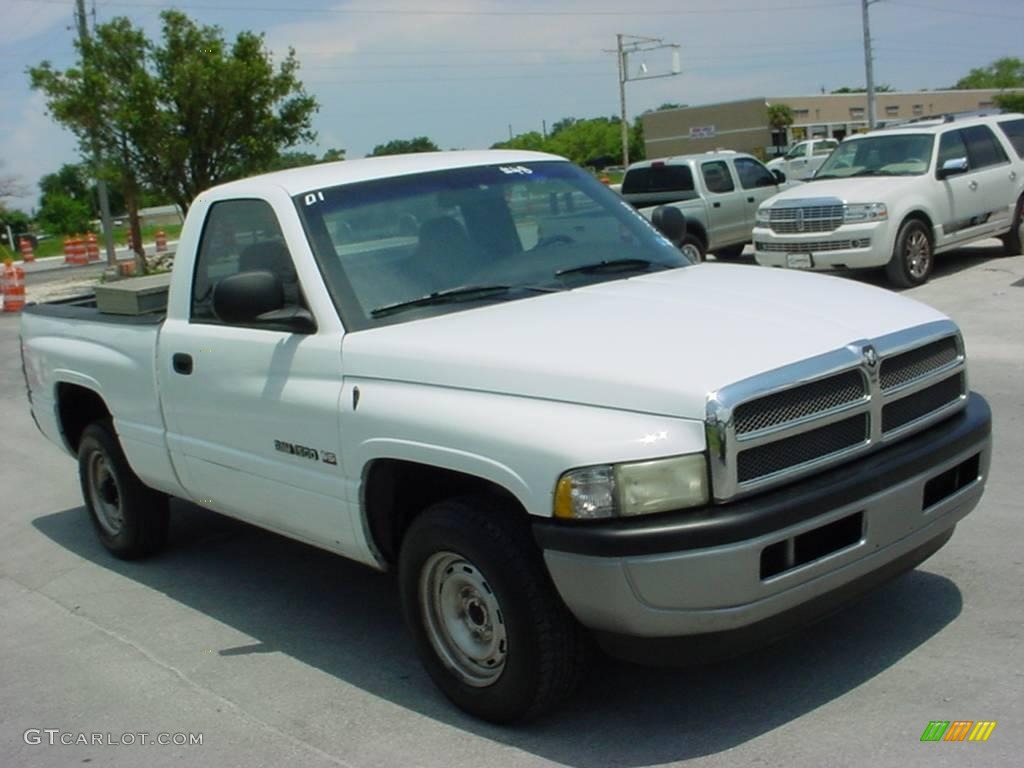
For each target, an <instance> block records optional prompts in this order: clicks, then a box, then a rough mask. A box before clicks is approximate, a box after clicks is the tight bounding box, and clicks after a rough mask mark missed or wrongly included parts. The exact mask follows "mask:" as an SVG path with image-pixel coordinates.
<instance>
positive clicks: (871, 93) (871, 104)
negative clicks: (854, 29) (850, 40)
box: [860, 0, 878, 131]
mask: <svg viewBox="0 0 1024 768" xmlns="http://www.w3.org/2000/svg"><path fill="white" fill-rule="evenodd" d="M877 2H878V0H860V6H861V13H862V14H863V16H864V73H865V75H866V76H867V86H868V130H869V131H873V130H875V71H874V62H873V61H872V53H871V21H870V19H869V18H868V6H869V5H871V4H872V3H877Z"/></svg>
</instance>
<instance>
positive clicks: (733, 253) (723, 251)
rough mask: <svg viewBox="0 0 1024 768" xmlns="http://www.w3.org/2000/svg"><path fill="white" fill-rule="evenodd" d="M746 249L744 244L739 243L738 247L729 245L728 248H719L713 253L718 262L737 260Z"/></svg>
mask: <svg viewBox="0 0 1024 768" xmlns="http://www.w3.org/2000/svg"><path fill="white" fill-rule="evenodd" d="M746 247H747V246H746V244H745V243H740V244H739V245H730V246H729V247H728V248H719V249H718V250H717V251H715V258H716V259H718V260H719V261H728V260H731V259H738V258H739V257H740V256H742V255H743V249H744V248H746Z"/></svg>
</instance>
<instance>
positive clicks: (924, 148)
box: [814, 133, 935, 179]
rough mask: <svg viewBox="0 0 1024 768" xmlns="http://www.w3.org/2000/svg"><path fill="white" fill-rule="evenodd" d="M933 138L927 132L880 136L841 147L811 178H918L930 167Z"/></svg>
mask: <svg viewBox="0 0 1024 768" xmlns="http://www.w3.org/2000/svg"><path fill="white" fill-rule="evenodd" d="M934 143H935V137H934V136H933V135H932V134H929V133H911V134H905V133H904V134H888V135H887V134H880V135H876V136H868V137H866V138H863V139H850V140H848V141H844V142H843V143H842V144H840V145H839V146H838V147H837V148H836V149H835V151H834V152H832V154H831V155H829V158H828V160H826V161H825V162H824V164H822V166H821V168H820V169H819V170H818V172H817V173H816V174H815V175H814V178H815V179H835V178H844V177H847V176H920V175H921V174H924V173H927V172H928V167H929V166H930V165H931V158H932V145H933V144H934Z"/></svg>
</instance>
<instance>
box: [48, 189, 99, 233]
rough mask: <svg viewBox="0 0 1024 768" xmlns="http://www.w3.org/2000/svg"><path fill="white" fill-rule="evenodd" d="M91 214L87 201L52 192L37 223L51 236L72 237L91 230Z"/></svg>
mask: <svg viewBox="0 0 1024 768" xmlns="http://www.w3.org/2000/svg"><path fill="white" fill-rule="evenodd" d="M91 213H92V212H91V211H90V209H89V204H88V203H87V202H86V201H85V200H77V199H75V198H73V197H70V196H69V195H66V194H64V193H63V192H51V193H50V194H48V195H46V201H45V204H44V205H43V207H42V208H40V209H39V214H38V215H37V216H36V221H37V222H38V223H39V225H40V226H41V227H42V228H43V230H44V231H46V232H49V233H50V234H51V235H72V234H76V233H82V232H85V231H86V230H88V229H89V226H90V224H89V222H90V220H91V219H92V216H91Z"/></svg>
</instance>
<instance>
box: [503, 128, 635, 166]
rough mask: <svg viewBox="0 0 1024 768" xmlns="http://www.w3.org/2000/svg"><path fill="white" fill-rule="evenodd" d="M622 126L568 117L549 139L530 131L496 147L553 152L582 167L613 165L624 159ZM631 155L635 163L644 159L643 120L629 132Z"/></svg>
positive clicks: (552, 129) (553, 131)
mask: <svg viewBox="0 0 1024 768" xmlns="http://www.w3.org/2000/svg"><path fill="white" fill-rule="evenodd" d="M620 126H621V123H620V122H619V118H617V117H594V118H590V119H580V118H575V117H566V118H562V119H561V120H559V121H557V122H556V123H554V125H552V126H551V133H550V135H549V136H548V137H547V139H545V138H544V137H543V136H541V135H540V134H539V133H538V132H537V131H530V132H528V133H521V134H519V135H518V136H514V137H513V138H511V139H509V140H508V141H501V142H498V143H497V144H494V145H493V146H492V148H493V149H524V150H535V151H538V152H550V153H552V154H555V155H561V156H562V157H566V158H568V159H569V160H572V161H573V162H574V163H579V164H580V165H598V166H603V165H613V164H615V163H616V162H620V160H621V157H622V131H621V127H620ZM629 156H630V159H631V160H639V159H642V158H643V156H644V143H643V128H642V124H641V122H640V119H639V118H637V120H636V122H635V123H634V125H633V126H632V127H631V128H630V131H629Z"/></svg>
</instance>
